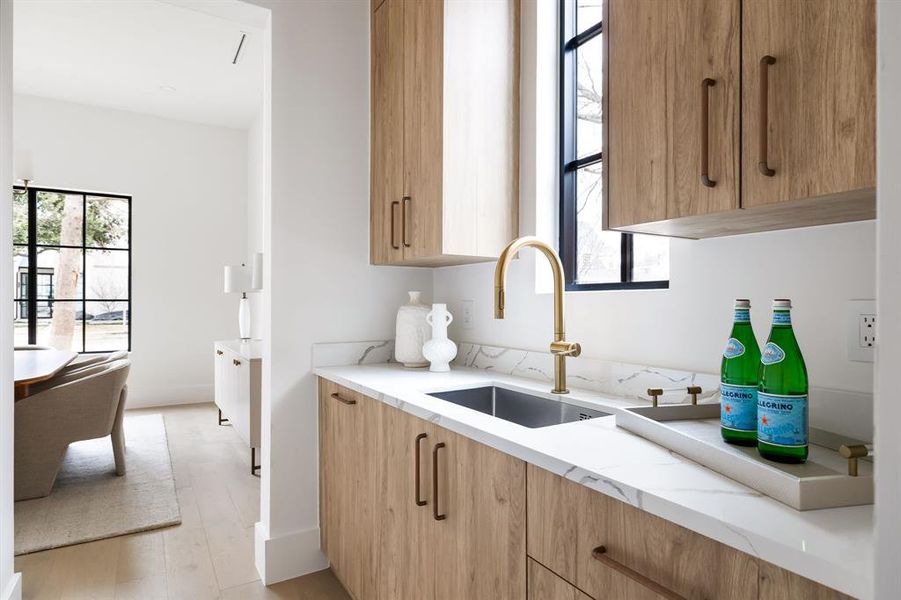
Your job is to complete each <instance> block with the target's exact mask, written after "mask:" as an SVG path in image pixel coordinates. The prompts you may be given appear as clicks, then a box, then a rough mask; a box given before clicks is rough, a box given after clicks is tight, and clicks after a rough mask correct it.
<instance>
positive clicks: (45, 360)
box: [13, 350, 78, 400]
mask: <svg viewBox="0 0 901 600" xmlns="http://www.w3.org/2000/svg"><path fill="white" fill-rule="evenodd" d="M13 356H14V358H15V361H14V363H15V367H14V376H13V379H14V381H15V390H16V394H15V397H16V400H20V399H22V398H24V397H25V396H27V395H28V386H30V385H33V384H35V383H39V382H41V381H47V380H48V379H50V378H51V377H53V376H54V375H56V374H57V373H59V372H60V371H62V370H63V369H64V368H65V367H66V365H68V364H69V363H70V362H72V361H73V360H75V357H76V356H78V354H76V353H75V352H69V351H66V350H16V351H15V352H14V353H13Z"/></svg>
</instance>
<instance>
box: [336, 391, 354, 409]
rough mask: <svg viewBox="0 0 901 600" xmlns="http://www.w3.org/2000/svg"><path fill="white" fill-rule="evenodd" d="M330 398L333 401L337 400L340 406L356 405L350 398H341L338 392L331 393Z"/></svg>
mask: <svg viewBox="0 0 901 600" xmlns="http://www.w3.org/2000/svg"><path fill="white" fill-rule="evenodd" d="M331 396H332V398H334V399H335V400H337V401H338V402H340V403H341V404H347V405H348V406H352V405H354V404H356V403H357V401H356V400H354V399H352V398H345V397H344V396H342V395H341V394H339V393H338V392H332V394H331Z"/></svg>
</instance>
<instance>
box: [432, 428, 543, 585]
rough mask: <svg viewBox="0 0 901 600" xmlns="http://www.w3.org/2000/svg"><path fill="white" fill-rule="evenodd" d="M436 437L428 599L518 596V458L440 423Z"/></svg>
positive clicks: (521, 488) (522, 501) (522, 542)
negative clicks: (431, 582)
mask: <svg viewBox="0 0 901 600" xmlns="http://www.w3.org/2000/svg"><path fill="white" fill-rule="evenodd" d="M439 443H443V444H444V447H440V448H438V454H437V470H436V473H435V476H436V477H437V481H438V493H437V494H434V495H433V496H434V497H433V502H436V503H437V506H433V511H435V510H437V512H438V519H439V520H434V519H435V517H434V514H433V517H432V518H433V520H434V523H433V525H434V527H433V530H434V531H435V532H436V536H437V537H435V538H433V539H434V546H433V551H434V552H435V556H436V557H437V563H436V566H435V585H436V589H435V595H434V598H436V600H459V599H460V598H491V599H492V600H525V597H526V465H525V462H523V461H521V460H519V459H517V458H513V457H512V456H510V455H508V454H504V453H503V452H499V451H497V450H494V449H492V448H489V447H488V446H485V445H482V444H479V443H477V442H474V441H472V440H469V439H468V438H465V437H463V436H461V435H457V434H455V433H452V432H450V431H446V430H442V431H441V432H440V442H439ZM434 451H435V446H434V445H433V446H432V452H433V457H434Z"/></svg>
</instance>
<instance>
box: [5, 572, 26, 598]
mask: <svg viewBox="0 0 901 600" xmlns="http://www.w3.org/2000/svg"><path fill="white" fill-rule="evenodd" d="M3 600H22V574H21V573H13V578H12V579H11V580H10V582H9V585H8V586H7V587H6V595H4V596H3Z"/></svg>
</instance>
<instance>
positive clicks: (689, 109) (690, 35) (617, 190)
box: [604, 0, 876, 238]
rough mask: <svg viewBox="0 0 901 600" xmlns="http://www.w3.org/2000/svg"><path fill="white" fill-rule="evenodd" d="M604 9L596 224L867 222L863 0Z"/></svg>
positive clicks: (870, 120)
mask: <svg viewBox="0 0 901 600" xmlns="http://www.w3.org/2000/svg"><path fill="white" fill-rule="evenodd" d="M607 10H608V12H607V16H606V23H605V32H606V35H607V40H606V44H607V56H608V64H607V86H606V89H605V97H606V103H607V106H606V115H607V116H606V118H605V123H606V125H607V131H606V140H605V147H604V157H605V160H606V163H607V164H606V167H605V168H606V177H607V182H606V187H605V193H606V211H607V215H606V227H607V228H610V229H616V230H620V231H631V232H635V233H654V234H662V235H672V236H678V237H690V238H701V237H714V236H721V235H730V234H737V233H747V232H752V231H766V230H773V229H788V228H792V227H803V226H808V225H819V224H825V223H836V222H843V221H855V220H862V219H872V218H875V164H876V161H875V148H876V146H875V134H876V126H875V108H876V94H875V66H876V52H875V40H876V35H875V29H876V28H875V3H874V1H873V0H822V1H818V2H807V1H804V0H610V1H609V2H608V9H607ZM767 56H768V57H772V59H774V60H775V62H772V61H771V60H770V59H766V61H764V60H763V59H764V57H767ZM770 63H772V64H770ZM705 175H706V178H705Z"/></svg>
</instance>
